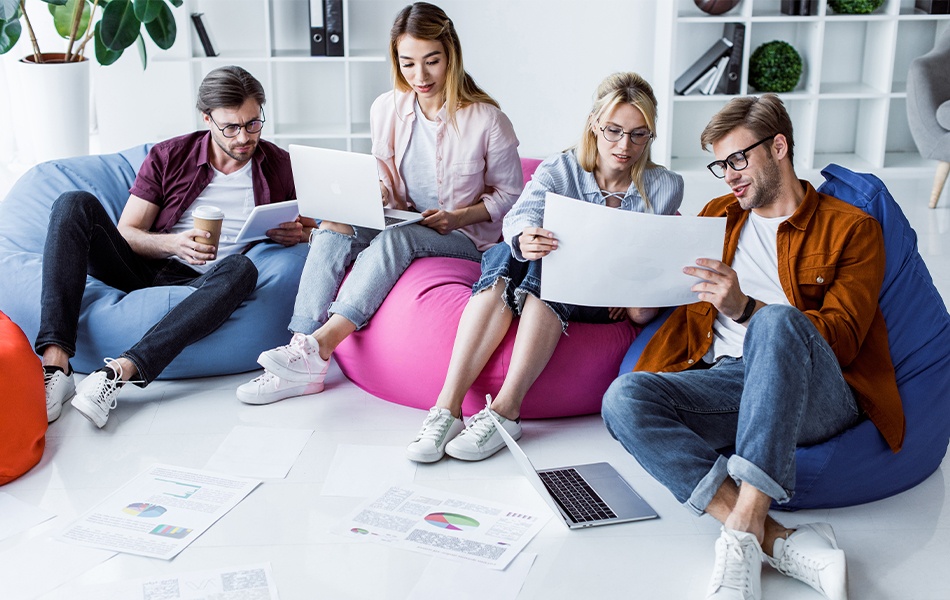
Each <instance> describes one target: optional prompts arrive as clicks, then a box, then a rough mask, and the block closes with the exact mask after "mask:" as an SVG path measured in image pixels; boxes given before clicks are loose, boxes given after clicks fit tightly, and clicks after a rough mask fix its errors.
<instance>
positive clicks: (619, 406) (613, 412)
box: [600, 373, 646, 438]
mask: <svg viewBox="0 0 950 600" xmlns="http://www.w3.org/2000/svg"><path fill="white" fill-rule="evenodd" d="M644 375H646V373H625V374H623V375H621V376H620V377H618V378H617V379H614V381H613V383H611V384H610V387H608V388H607V391H606V392H605V393H604V399H603V402H602V404H601V409H600V412H601V416H602V417H603V419H604V424H605V425H606V426H607V430H608V431H609V432H610V434H611V435H612V436H614V437H615V438H616V437H617V434H616V433H615V432H616V431H617V430H619V429H621V428H628V427H630V426H632V425H633V426H635V425H636V420H637V415H639V414H640V411H639V410H638V409H637V404H638V403H639V402H640V401H641V399H642V398H643V397H644V394H643V378H644Z"/></svg>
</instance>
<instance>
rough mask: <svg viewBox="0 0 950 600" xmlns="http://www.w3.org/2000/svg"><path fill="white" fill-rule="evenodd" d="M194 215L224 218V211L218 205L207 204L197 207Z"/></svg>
mask: <svg viewBox="0 0 950 600" xmlns="http://www.w3.org/2000/svg"><path fill="white" fill-rule="evenodd" d="M193 215H194V216H195V217H196V218H200V219H223V218H224V211H223V210H221V209H220V208H218V207H217V206H208V205H207V204H205V205H203V206H199V207H198V208H196V209H195V212H194V213H193Z"/></svg>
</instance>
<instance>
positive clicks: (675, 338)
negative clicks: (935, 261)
mask: <svg viewBox="0 0 950 600" xmlns="http://www.w3.org/2000/svg"><path fill="white" fill-rule="evenodd" d="M802 186H803V187H804V189H805V198H804V200H803V201H802V204H801V205H800V206H799V207H798V210H796V211H795V213H794V214H792V216H790V217H789V218H788V220H787V221H785V222H783V223H782V224H781V225H779V228H778V237H777V245H778V267H779V272H778V276H779V280H780V281H781V283H782V289H783V290H784V291H785V295H786V296H787V297H788V299H789V301H790V302H791V304H792V306H795V307H796V308H798V309H799V310H801V311H802V312H803V313H805V315H806V316H807V317H808V318H809V319H810V320H811V322H812V324H814V326H815V327H816V328H817V329H818V331H819V332H820V333H821V335H822V336H823V337H824V338H825V340H827V342H828V343H829V344H830V345H831V349H832V350H833V351H834V353H835V356H836V357H837V358H838V363H839V364H840V365H841V369H842V372H843V373H844V378H845V381H847V382H848V384H849V385H850V386H851V387H852V388H853V389H854V390H855V392H856V396H857V400H858V405H859V406H860V407H861V409H862V410H864V412H866V413H867V415H868V417H869V418H870V419H871V421H872V422H873V423H874V425H875V426H876V427H877V429H878V431H880V432H881V435H882V436H883V437H884V439H885V441H886V442H887V444H888V445H889V446H890V448H891V450H892V451H894V452H897V451H898V450H900V448H901V444H902V443H903V441H904V411H903V408H902V406H901V399H900V395H899V394H898V392H897V382H896V380H895V377H894V365H893V364H892V363H891V354H890V350H889V348H888V342H887V329H886V327H885V325H884V316H883V315H882V314H881V308H880V306H879V305H878V295H879V294H880V290H881V283H882V281H883V280H884V238H883V234H882V233H881V226H880V224H879V223H878V222H877V221H876V220H875V219H874V218H873V217H871V216H870V215H868V214H867V213H865V212H864V211H862V210H861V209H859V208H856V207H854V206H851V205H850V204H848V203H847V202H844V201H842V200H838V199H837V198H833V197H831V196H827V195H825V194H819V193H818V192H816V191H815V188H814V187H812V185H811V184H810V183H808V182H807V181H802ZM700 216H706V217H722V216H725V217H726V237H725V242H724V244H723V257H724V258H723V262H725V263H726V264H730V265H731V264H732V260H733V258H734V256H735V252H736V246H737V245H738V243H739V232H740V231H741V230H742V226H743V224H745V222H746V219H747V218H748V211H746V210H743V209H742V207H740V206H739V202H738V200H736V197H735V196H734V195H732V194H729V195H726V196H722V197H719V198H716V199H714V200H712V201H711V202H710V203H709V204H707V205H706V207H705V208H703V210H702V211H701V212H700ZM716 313H717V311H716V309H715V308H714V307H713V306H712V304H710V303H708V302H699V303H695V304H687V305H686V306H680V307H678V308H677V309H676V310H675V311H674V312H673V314H672V315H670V318H669V319H668V320H667V321H666V323H664V324H663V326H662V327H660V329H659V330H658V331H657V332H656V334H655V335H654V336H653V338H652V339H651V340H650V342H649V344H647V346H646V348H645V349H644V351H643V354H642V356H641V357H640V360H639V362H638V363H637V366H636V367H635V370H637V371H655V372H663V371H674V372H675V371H683V370H686V369H688V368H690V367H691V366H693V365H694V364H696V363H697V362H699V361H700V360H701V359H702V358H703V356H705V354H706V352H707V351H708V350H709V347H710V346H711V345H712V340H713V334H712V331H713V323H714V322H715V319H716Z"/></svg>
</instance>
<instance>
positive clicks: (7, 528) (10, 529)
mask: <svg viewBox="0 0 950 600" xmlns="http://www.w3.org/2000/svg"><path fill="white" fill-rule="evenodd" d="M55 516H56V515H54V514H53V513H51V512H48V511H45V510H43V509H41V508H37V507H35V506H33V505H31V504H27V503H26V502H23V501H22V500H17V499H16V498H14V497H13V496H11V495H10V494H7V493H5V492H0V540H5V539H7V538H8V537H11V536H14V535H16V534H18V533H20V532H21V531H26V530H27V529H29V528H30V527H33V526H34V525H39V524H40V523H42V522H43V521H48V520H49V519H52V518H53V517H55Z"/></svg>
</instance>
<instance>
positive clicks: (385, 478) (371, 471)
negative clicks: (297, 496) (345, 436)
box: [320, 444, 416, 498]
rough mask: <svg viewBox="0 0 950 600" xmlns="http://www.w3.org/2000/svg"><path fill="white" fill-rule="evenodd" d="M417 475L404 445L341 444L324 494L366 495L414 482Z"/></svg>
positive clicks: (414, 464) (323, 490)
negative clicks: (387, 487) (390, 486)
mask: <svg viewBox="0 0 950 600" xmlns="http://www.w3.org/2000/svg"><path fill="white" fill-rule="evenodd" d="M354 473H359V474H360V476H359V477H354V476H353V474H354ZM415 476H416V463H414V462H413V461H411V460H406V454H405V452H403V451H402V447H401V446H399V447H394V446H358V445H351V444H340V445H339V446H337V447H336V454H335V455H334V456H333V462H332V463H330V471H329V472H328V473H327V478H326V481H325V482H324V483H323V489H322V490H321V491H320V494H321V495H323V496H355V497H358V498H366V497H369V496H370V495H372V494H374V493H376V492H378V491H379V488H380V487H382V486H384V485H388V484H392V483H399V482H402V481H412V480H413V479H414V478H415Z"/></svg>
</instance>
